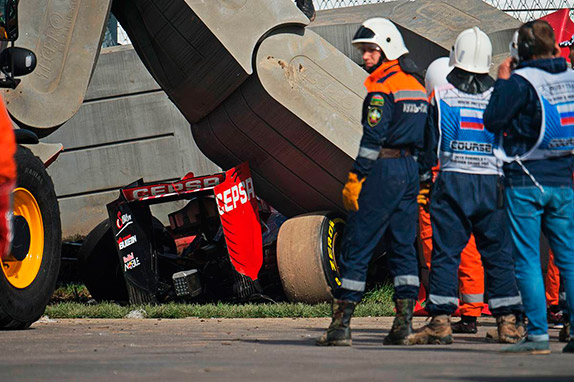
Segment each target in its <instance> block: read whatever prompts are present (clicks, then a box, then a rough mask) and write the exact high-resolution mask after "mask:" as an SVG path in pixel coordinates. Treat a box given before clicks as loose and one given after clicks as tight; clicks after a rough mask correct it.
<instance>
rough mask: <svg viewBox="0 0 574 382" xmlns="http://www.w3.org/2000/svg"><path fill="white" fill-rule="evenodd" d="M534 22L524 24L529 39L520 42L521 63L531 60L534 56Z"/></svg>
mask: <svg viewBox="0 0 574 382" xmlns="http://www.w3.org/2000/svg"><path fill="white" fill-rule="evenodd" d="M532 25H533V22H532V21H530V22H527V23H526V24H524V31H526V32H527V33H526V34H527V36H528V38H527V39H522V41H518V46H517V49H518V57H520V61H526V60H529V59H530V58H531V57H532V56H534V39H535V37H534V28H533V27H532Z"/></svg>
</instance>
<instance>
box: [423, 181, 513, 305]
mask: <svg viewBox="0 0 574 382" xmlns="http://www.w3.org/2000/svg"><path fill="white" fill-rule="evenodd" d="M498 181H499V179H498V176H497V175H474V174H462V173H456V172H441V173H440V174H439V176H438V178H437V180H436V182H435V185H434V188H433V195H432V201H431V207H430V215H431V224H432V230H433V252H432V257H431V273H430V293H429V299H428V302H427V305H426V308H427V310H428V311H429V313H430V314H431V315H433V316H435V315H440V314H452V313H454V311H455V310H456V308H457V305H458V267H459V264H460V254H461V252H462V250H463V249H464V247H465V246H466V244H467V243H468V240H469V238H470V234H471V233H472V234H474V237H475V239H476V247H477V249H478V252H479V253H480V255H481V258H482V263H483V266H484V271H485V273H486V280H487V290H488V296H489V301H488V302H489V308H490V311H491V312H492V314H493V315H495V316H498V315H503V314H508V313H515V312H519V311H521V309H522V302H521V299H520V296H519V294H518V287H517V285H516V278H515V275H514V265H513V257H512V241H511V237H510V232H509V230H508V222H507V216H506V211H505V210H504V208H503V206H502V205H500V204H499V203H500V200H501V199H500V198H503V197H504V195H503V194H502V192H499V189H498Z"/></svg>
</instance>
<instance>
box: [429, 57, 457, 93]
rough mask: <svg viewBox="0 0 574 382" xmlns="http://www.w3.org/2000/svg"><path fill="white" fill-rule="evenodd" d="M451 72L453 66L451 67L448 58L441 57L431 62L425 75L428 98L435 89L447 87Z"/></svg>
mask: <svg viewBox="0 0 574 382" xmlns="http://www.w3.org/2000/svg"><path fill="white" fill-rule="evenodd" d="M451 70H452V66H450V65H449V58H448V57H440V58H437V59H436V60H434V61H433V62H431V64H430V65H429V67H428V68H427V72H426V74H425V88H426V90H427V96H430V95H431V93H432V91H433V89H434V88H436V87H437V86H441V85H445V84H446V83H447V82H448V81H447V80H446V76H448V74H449V73H450V71H451Z"/></svg>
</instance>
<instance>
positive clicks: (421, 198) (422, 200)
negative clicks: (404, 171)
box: [417, 181, 432, 212]
mask: <svg viewBox="0 0 574 382" xmlns="http://www.w3.org/2000/svg"><path fill="white" fill-rule="evenodd" d="M431 191H432V182H431V181H427V182H421V184H420V191H419V194H418V195H417V203H418V204H419V205H420V206H421V207H422V208H423V209H424V210H425V211H426V212H428V211H429V207H430V197H431Z"/></svg>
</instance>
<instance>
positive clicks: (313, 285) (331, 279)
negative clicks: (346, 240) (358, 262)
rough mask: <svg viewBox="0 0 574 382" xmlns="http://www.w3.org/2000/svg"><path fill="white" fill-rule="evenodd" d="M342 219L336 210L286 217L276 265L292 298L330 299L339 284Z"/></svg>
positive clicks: (284, 288) (343, 223)
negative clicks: (338, 260)
mask: <svg viewBox="0 0 574 382" xmlns="http://www.w3.org/2000/svg"><path fill="white" fill-rule="evenodd" d="M344 228H345V220H344V219H343V218H342V217H341V216H339V215H338V214H333V213H325V212H319V213H311V214H306V215H301V216H297V217H294V218H291V219H289V220H287V221H286V222H285V223H283V225H282V226H281V229H280V230H279V235H278V238H277V265H278V268H279V275H280V278H281V283H282V285H283V290H284V292H285V295H286V296H287V298H288V299H289V301H292V302H305V303H319V302H324V301H329V300H330V299H331V298H332V291H333V290H334V289H336V288H338V287H340V285H341V282H340V279H339V268H338V266H337V258H338V255H339V251H340V246H341V242H342V236H343V230H344Z"/></svg>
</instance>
